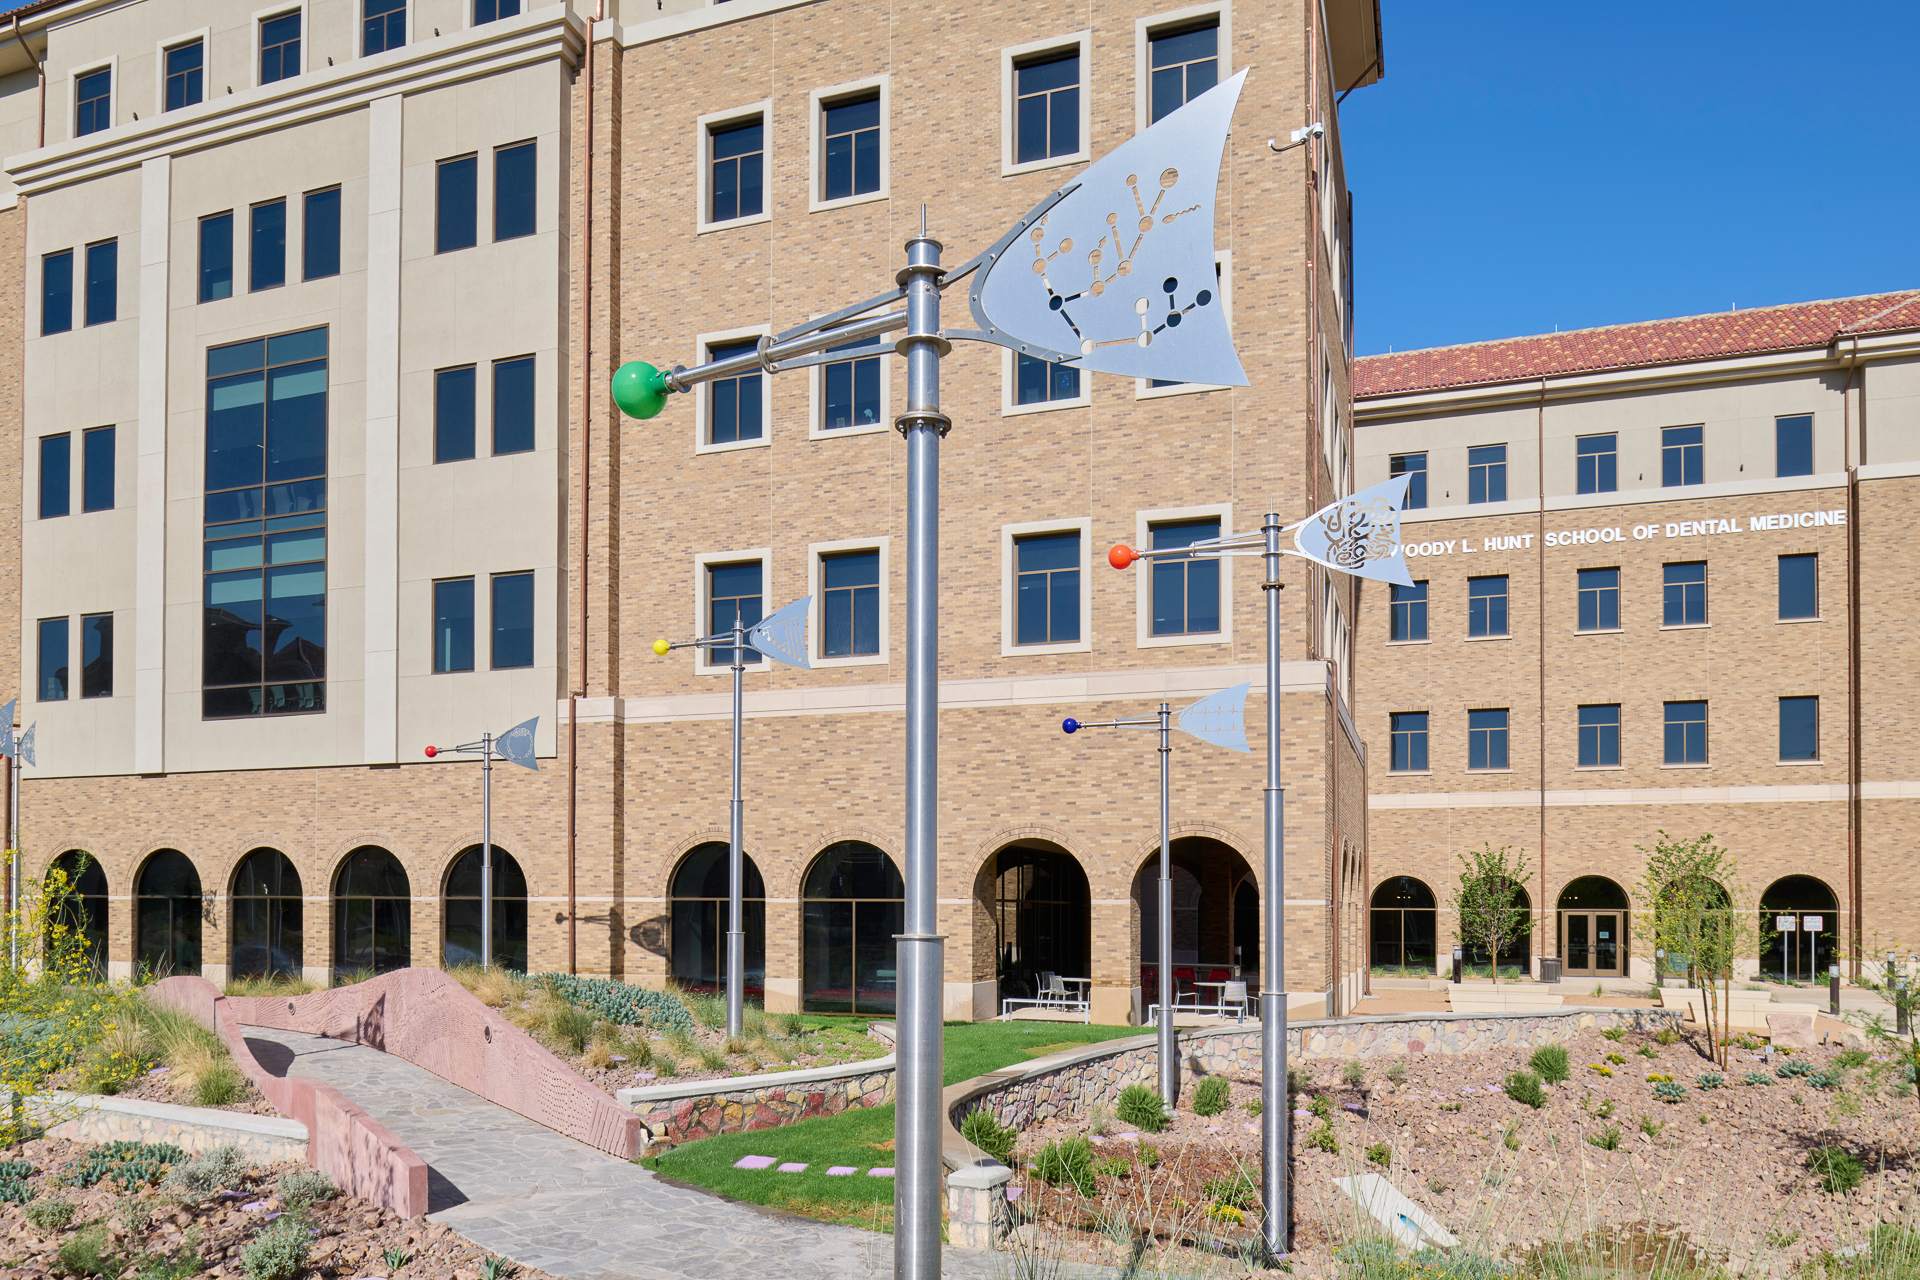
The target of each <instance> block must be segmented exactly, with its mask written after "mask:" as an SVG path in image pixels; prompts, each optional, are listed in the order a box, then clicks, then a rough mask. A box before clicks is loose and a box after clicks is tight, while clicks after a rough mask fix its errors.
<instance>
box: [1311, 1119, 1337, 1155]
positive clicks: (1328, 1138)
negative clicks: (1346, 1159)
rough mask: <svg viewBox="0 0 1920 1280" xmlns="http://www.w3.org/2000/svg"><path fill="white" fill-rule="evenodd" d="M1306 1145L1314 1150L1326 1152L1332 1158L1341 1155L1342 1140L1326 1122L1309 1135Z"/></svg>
mask: <svg viewBox="0 0 1920 1280" xmlns="http://www.w3.org/2000/svg"><path fill="white" fill-rule="evenodd" d="M1306 1144H1307V1145H1308V1146H1309V1147H1312V1148H1313V1149H1314V1150H1316V1151H1324V1152H1326V1153H1327V1154H1328V1155H1330V1156H1337V1155H1339V1154H1340V1139H1339V1138H1338V1137H1337V1136H1335V1134H1334V1132H1333V1126H1332V1125H1331V1124H1329V1123H1327V1122H1326V1121H1324V1120H1322V1121H1321V1122H1320V1127H1319V1128H1318V1129H1315V1130H1314V1131H1313V1132H1312V1133H1310V1134H1308V1135H1307V1137H1306Z"/></svg>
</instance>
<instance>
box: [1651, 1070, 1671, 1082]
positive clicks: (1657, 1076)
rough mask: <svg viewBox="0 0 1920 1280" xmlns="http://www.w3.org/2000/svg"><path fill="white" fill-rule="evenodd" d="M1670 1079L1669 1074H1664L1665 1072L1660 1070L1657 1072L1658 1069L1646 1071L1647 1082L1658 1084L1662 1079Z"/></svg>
mask: <svg viewBox="0 0 1920 1280" xmlns="http://www.w3.org/2000/svg"><path fill="white" fill-rule="evenodd" d="M1671 1079H1673V1077H1672V1076H1670V1075H1666V1074H1664V1073H1662V1072H1659V1071H1649V1072H1647V1083H1648V1084H1660V1083H1662V1082H1664V1081H1667V1080H1671Z"/></svg>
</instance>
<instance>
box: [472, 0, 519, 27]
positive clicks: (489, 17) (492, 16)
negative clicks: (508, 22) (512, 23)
mask: <svg viewBox="0 0 1920 1280" xmlns="http://www.w3.org/2000/svg"><path fill="white" fill-rule="evenodd" d="M519 12H520V0H473V25H474V26H476V27H477V26H479V25H480V24H481V23H483V22H493V21H495V20H496V19H499V18H511V17H514V16H515V15H517V14H518V13H519Z"/></svg>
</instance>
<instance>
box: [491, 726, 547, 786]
mask: <svg viewBox="0 0 1920 1280" xmlns="http://www.w3.org/2000/svg"><path fill="white" fill-rule="evenodd" d="M539 727H540V717H539V716H535V717H534V718H533V719H531V720H528V721H526V722H525V723H524V724H517V725H515V726H513V728H511V729H509V730H507V731H506V732H505V733H503V734H501V735H500V736H499V737H497V738H495V739H494V740H493V746H494V750H496V751H498V752H499V753H500V756H501V758H502V759H504V760H510V761H512V762H513V763H514V764H517V765H519V766H520V767H521V768H523V769H532V770H533V771H534V772H535V773H538V772H539V771H540V762H539V761H538V760H536V759H534V755H533V735H534V731H535V730H537V729H538V728H539Z"/></svg>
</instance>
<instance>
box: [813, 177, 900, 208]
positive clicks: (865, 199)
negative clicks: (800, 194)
mask: <svg viewBox="0 0 1920 1280" xmlns="http://www.w3.org/2000/svg"><path fill="white" fill-rule="evenodd" d="M889 198H890V193H889V192H888V191H887V188H886V185H885V184H884V183H883V184H882V185H881V187H880V189H879V190H878V191H862V192H861V193H860V194H859V195H856V196H841V197H840V198H839V199H837V200H812V199H809V200H808V201H807V212H808V213H830V212H832V211H833V210H835V209H847V208H851V207H852V206H854V205H857V204H877V203H878V202H880V201H882V200H886V199H889Z"/></svg>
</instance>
